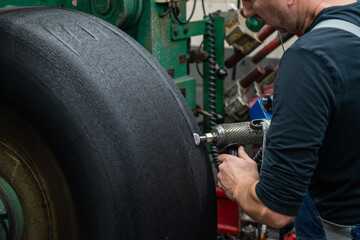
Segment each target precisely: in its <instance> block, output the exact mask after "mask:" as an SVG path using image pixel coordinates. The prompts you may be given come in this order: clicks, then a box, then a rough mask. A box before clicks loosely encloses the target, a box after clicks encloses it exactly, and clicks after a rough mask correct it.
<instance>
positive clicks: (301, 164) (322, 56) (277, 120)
mask: <svg viewBox="0 0 360 240" xmlns="http://www.w3.org/2000/svg"><path fill="white" fill-rule="evenodd" d="M334 18H335V19H342V20H346V21H349V22H351V23H353V24H355V25H357V26H360V2H357V3H354V4H351V5H347V6H337V7H330V8H326V9H324V10H322V11H321V12H320V14H319V15H318V16H317V17H316V19H315V20H314V22H313V23H312V25H311V26H310V27H309V29H308V32H307V33H306V34H305V35H304V36H302V37H300V38H299V39H298V40H297V41H296V42H295V43H294V44H293V45H292V46H291V47H290V48H289V49H288V50H287V51H286V52H285V53H284V56H283V58H282V59H281V63H280V68H279V73H278V76H277V79H276V81H275V87H274V102H273V118H272V123H271V126H270V130H269V134H268V141H269V146H268V147H267V149H266V152H265V159H264V163H263V166H262V172H261V177H260V182H259V183H258V184H257V186H256V193H257V195H258V197H259V198H260V200H261V201H262V202H263V203H264V204H265V205H266V206H267V207H269V208H270V209H272V210H274V211H276V212H279V213H282V214H285V215H290V216H296V215H297V214H298V211H299V210H300V207H301V205H302V202H303V200H304V197H305V195H306V194H307V190H308V189H309V190H310V194H311V196H312V198H313V200H314V202H315V205H316V207H317V209H318V210H319V212H320V215H321V217H322V218H324V219H326V220H329V221H332V222H335V223H338V224H344V225H345V224H346V225H349V224H357V223H360V38H358V37H357V36H355V35H353V34H352V33H349V32H346V31H343V30H339V29H334V28H321V29H316V30H314V31H311V29H312V28H313V27H314V26H315V25H316V24H317V23H319V22H321V21H323V20H326V19H334Z"/></svg>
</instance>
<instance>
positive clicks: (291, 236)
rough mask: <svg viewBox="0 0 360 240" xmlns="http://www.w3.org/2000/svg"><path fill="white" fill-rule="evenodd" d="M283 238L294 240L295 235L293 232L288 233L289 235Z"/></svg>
mask: <svg viewBox="0 0 360 240" xmlns="http://www.w3.org/2000/svg"><path fill="white" fill-rule="evenodd" d="M284 240H296V235H295V234H290V236H288V237H286V238H284Z"/></svg>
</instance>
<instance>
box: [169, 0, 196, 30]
mask: <svg viewBox="0 0 360 240" xmlns="http://www.w3.org/2000/svg"><path fill="white" fill-rule="evenodd" d="M195 8H196V0H194V6H193V8H192V11H191V14H190V17H189V19H188V20H186V21H182V20H181V19H180V18H179V16H178V15H177V13H176V8H174V7H172V8H171V10H172V13H173V14H174V16H175V18H176V20H177V21H178V22H179V23H180V24H182V25H185V24H187V23H189V22H190V20H191V18H192V17H193V16H194V12H195Z"/></svg>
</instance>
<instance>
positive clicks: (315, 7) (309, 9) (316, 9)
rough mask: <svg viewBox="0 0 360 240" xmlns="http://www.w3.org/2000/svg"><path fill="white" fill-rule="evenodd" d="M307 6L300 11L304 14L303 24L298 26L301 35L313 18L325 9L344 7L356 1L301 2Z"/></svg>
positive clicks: (326, 0)
mask: <svg viewBox="0 0 360 240" xmlns="http://www.w3.org/2000/svg"><path fill="white" fill-rule="evenodd" d="M303 2H307V4H304V5H303V8H302V9H301V8H300V10H302V11H304V12H305V15H304V16H305V19H304V20H303V21H301V22H302V23H303V24H302V25H301V26H299V30H300V31H301V32H302V33H305V31H306V30H307V29H308V28H309V27H310V25H311V23H312V22H313V21H314V19H315V17H316V16H317V15H318V14H319V13H320V12H321V11H322V10H323V9H325V8H328V7H334V6H345V5H348V4H352V3H355V2H357V0H316V1H313V0H309V1H303Z"/></svg>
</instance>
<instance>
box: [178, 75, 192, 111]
mask: <svg viewBox="0 0 360 240" xmlns="http://www.w3.org/2000/svg"><path fill="white" fill-rule="evenodd" d="M174 81H175V83H176V85H177V86H178V88H179V89H180V91H181V92H182V93H183V94H184V96H185V97H186V101H187V103H188V105H189V106H190V108H195V106H196V80H195V78H192V77H190V76H184V77H179V78H175V79H174Z"/></svg>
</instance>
